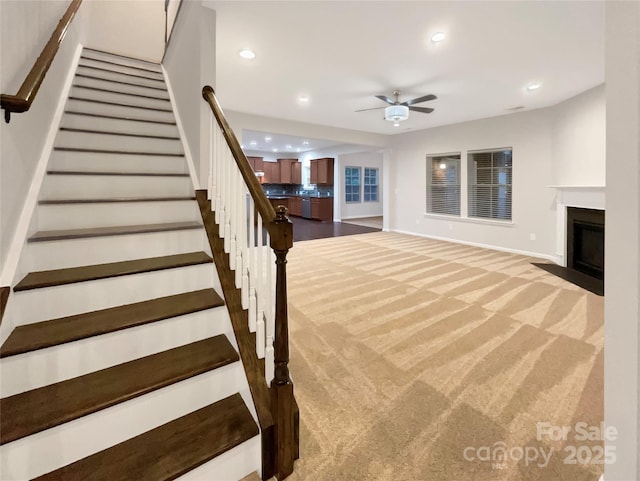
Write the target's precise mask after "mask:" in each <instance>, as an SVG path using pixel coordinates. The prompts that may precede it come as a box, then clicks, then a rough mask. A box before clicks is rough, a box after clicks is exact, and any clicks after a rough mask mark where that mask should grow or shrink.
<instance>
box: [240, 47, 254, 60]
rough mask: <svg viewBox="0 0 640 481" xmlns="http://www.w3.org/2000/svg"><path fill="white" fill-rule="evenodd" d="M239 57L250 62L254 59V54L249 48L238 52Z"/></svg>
mask: <svg viewBox="0 0 640 481" xmlns="http://www.w3.org/2000/svg"><path fill="white" fill-rule="evenodd" d="M239 55H240V56H241V57H242V58H244V59H245V60H251V59H254V58H256V53H255V52H254V51H253V50H251V49H250V48H243V49H242V50H240V52H239Z"/></svg>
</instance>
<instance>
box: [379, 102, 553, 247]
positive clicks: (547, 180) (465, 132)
mask: <svg viewBox="0 0 640 481" xmlns="http://www.w3.org/2000/svg"><path fill="white" fill-rule="evenodd" d="M552 121H553V118H552V115H551V112H550V110H549V109H540V110H534V111H531V112H522V113H517V114H511V115H505V116H501V117H495V118H490V119H483V120H476V121H472V122H465V123H461V124H456V125H450V126H444V127H438V128H433V129H429V130H423V131H418V132H412V133H406V134H400V135H396V136H394V137H393V145H392V156H393V159H392V169H393V170H394V171H395V172H394V179H395V182H394V184H393V186H392V189H393V192H388V193H387V196H393V197H394V198H393V201H392V202H391V205H392V206H393V208H392V210H391V214H390V219H389V221H390V228H391V229H392V230H399V231H404V232H412V233H416V234H420V235H427V236H434V237H439V238H445V239H452V240H457V241H461V242H468V243H474V244H479V245H486V246H493V247H497V248H501V249H504V250H511V251H519V252H529V253H537V254H539V255H542V256H551V255H553V253H554V247H555V243H554V242H555V230H554V229H555V203H554V193H553V192H552V190H551V189H549V188H548V187H547V186H548V185H550V184H552V183H553V168H552V167H553V165H552V149H551V147H552V146H551V129H552V123H553V122H552ZM502 147H511V148H513V223H509V224H504V223H498V222H487V221H478V220H468V219H463V218H455V217H445V216H433V215H425V213H426V156H427V155H429V154H438V153H444V152H461V154H462V164H463V175H462V202H463V206H464V204H465V199H466V195H467V194H466V192H467V189H466V186H465V183H466V168H465V166H466V159H467V155H466V152H467V151H468V150H476V149H491V148H502ZM463 212H464V207H463ZM532 234H533V235H534V236H535V240H531V235H532Z"/></svg>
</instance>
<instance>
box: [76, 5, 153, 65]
mask: <svg viewBox="0 0 640 481" xmlns="http://www.w3.org/2000/svg"><path fill="white" fill-rule="evenodd" d="M83 8H86V9H87V14H88V15H87V22H88V24H87V26H88V28H87V39H86V46H87V47H92V48H96V49H99V50H106V51H107V52H112V53H118V54H121V55H127V56H130V57H135V58H141V59H144V60H149V61H151V62H156V63H160V60H161V59H162V54H163V53H164V25H165V12H164V0H126V1H123V0H84V2H83Z"/></svg>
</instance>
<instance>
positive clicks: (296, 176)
mask: <svg viewBox="0 0 640 481" xmlns="http://www.w3.org/2000/svg"><path fill="white" fill-rule="evenodd" d="M291 183H292V184H298V185H302V163H301V162H294V163H293V164H291Z"/></svg>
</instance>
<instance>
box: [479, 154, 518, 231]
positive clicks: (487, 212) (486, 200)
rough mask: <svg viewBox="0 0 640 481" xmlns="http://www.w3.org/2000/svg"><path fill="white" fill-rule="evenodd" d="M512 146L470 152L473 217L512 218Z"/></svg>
mask: <svg viewBox="0 0 640 481" xmlns="http://www.w3.org/2000/svg"><path fill="white" fill-rule="evenodd" d="M511 160H512V159H511V149H500V150H491V151H486V150H485V151H476V152H469V157H468V161H469V172H468V180H469V217H479V218H483V219H497V220H511V205H512V203H511V193H512V190H511V179H512V161H511Z"/></svg>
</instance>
